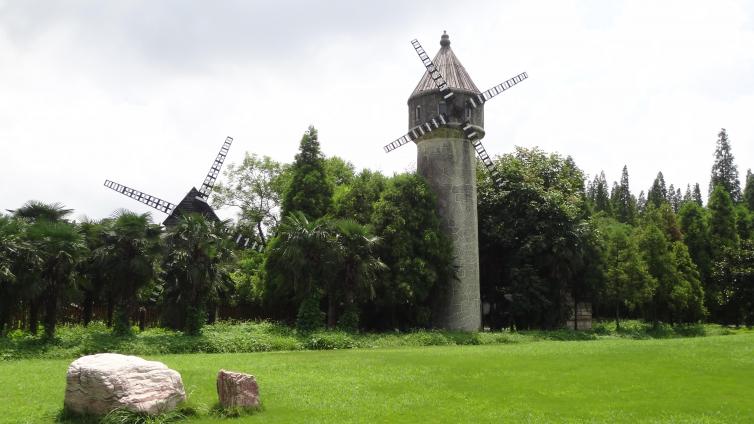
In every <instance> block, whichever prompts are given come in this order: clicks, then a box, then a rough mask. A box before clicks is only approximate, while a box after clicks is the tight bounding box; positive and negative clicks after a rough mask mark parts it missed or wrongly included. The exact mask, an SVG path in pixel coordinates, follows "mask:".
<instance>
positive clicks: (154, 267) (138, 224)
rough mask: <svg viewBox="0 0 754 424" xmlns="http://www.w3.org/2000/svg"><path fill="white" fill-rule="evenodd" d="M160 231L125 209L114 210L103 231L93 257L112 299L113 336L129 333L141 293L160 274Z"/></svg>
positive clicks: (143, 216)
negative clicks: (105, 279) (102, 274)
mask: <svg viewBox="0 0 754 424" xmlns="http://www.w3.org/2000/svg"><path fill="white" fill-rule="evenodd" d="M161 232H162V230H161V227H160V226H159V225H156V224H153V223H152V217H151V215H150V214H148V213H143V214H137V213H134V212H130V211H127V210H120V211H117V212H116V213H115V214H114V215H113V220H112V221H111V222H110V225H108V226H106V227H105V228H104V244H103V245H102V246H100V247H99V248H97V250H96V252H95V255H94V256H95V260H98V261H99V262H100V263H101V264H103V265H104V266H105V268H104V273H105V275H106V276H107V281H108V285H109V287H108V290H109V292H110V294H111V295H112V296H113V299H114V300H115V309H116V313H115V323H114V325H113V330H114V331H115V332H116V333H119V334H127V333H129V332H130V328H131V326H130V317H131V315H132V314H133V312H134V310H135V307H136V304H137V301H138V297H139V292H140V290H142V289H143V288H144V287H146V286H147V285H148V284H149V283H151V282H154V281H155V280H156V279H157V277H158V275H159V269H160V268H159V264H160V253H161V249H162V247H161V244H160V234H161Z"/></svg>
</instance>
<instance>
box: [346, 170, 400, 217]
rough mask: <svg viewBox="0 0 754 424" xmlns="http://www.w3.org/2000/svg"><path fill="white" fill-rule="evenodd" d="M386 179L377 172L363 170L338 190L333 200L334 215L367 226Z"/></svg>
mask: <svg viewBox="0 0 754 424" xmlns="http://www.w3.org/2000/svg"><path fill="white" fill-rule="evenodd" d="M386 182H387V179H386V178H385V176H384V175H382V174H381V173H379V172H375V171H370V170H368V169H365V170H363V171H362V172H360V173H359V174H358V175H356V176H355V177H354V178H353V180H352V181H351V183H350V184H349V185H348V186H345V187H344V188H343V189H342V190H339V191H337V192H336V194H335V199H334V215H335V216H336V217H338V218H350V219H353V220H355V221H356V222H358V223H360V224H369V222H370V221H371V219H372V213H373V210H374V205H375V204H376V203H377V201H378V200H379V199H380V195H381V194H382V191H383V190H384V189H385V185H386Z"/></svg>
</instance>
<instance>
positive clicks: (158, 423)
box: [100, 408, 186, 424]
mask: <svg viewBox="0 0 754 424" xmlns="http://www.w3.org/2000/svg"><path fill="white" fill-rule="evenodd" d="M184 419H186V416H185V415H184V414H183V413H181V411H179V410H175V411H170V412H165V413H162V414H159V415H149V414H147V413H144V412H134V411H130V410H128V409H125V408H118V409H114V410H112V411H110V412H109V413H108V414H107V415H105V416H104V417H102V419H101V420H100V424H168V423H174V422H178V421H181V420H184Z"/></svg>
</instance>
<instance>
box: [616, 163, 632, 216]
mask: <svg viewBox="0 0 754 424" xmlns="http://www.w3.org/2000/svg"><path fill="white" fill-rule="evenodd" d="M611 198H612V200H613V210H614V211H615V217H616V218H617V219H618V221H620V222H623V223H626V224H630V223H633V222H634V217H635V215H636V199H634V197H633V196H632V195H631V190H630V189H629V186H628V167H626V166H625V165H623V171H622V173H621V177H620V184H619V185H615V184H614V185H613V193H612V194H611Z"/></svg>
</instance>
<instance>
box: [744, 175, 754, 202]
mask: <svg viewBox="0 0 754 424" xmlns="http://www.w3.org/2000/svg"><path fill="white" fill-rule="evenodd" d="M743 200H744V202H745V203H746V206H748V208H749V210H750V211H752V212H754V174H752V173H751V169H749V170H747V171H746V186H745V188H744V199H743Z"/></svg>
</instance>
